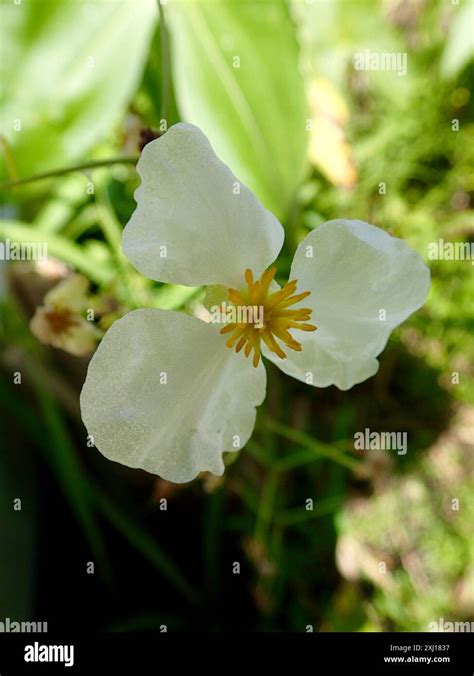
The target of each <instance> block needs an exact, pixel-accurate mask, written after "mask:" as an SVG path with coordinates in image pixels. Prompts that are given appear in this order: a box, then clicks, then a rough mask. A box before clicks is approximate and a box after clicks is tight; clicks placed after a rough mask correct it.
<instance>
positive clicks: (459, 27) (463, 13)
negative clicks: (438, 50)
mask: <svg viewBox="0 0 474 676" xmlns="http://www.w3.org/2000/svg"><path fill="white" fill-rule="evenodd" d="M455 11H456V15H455V17H454V19H453V22H452V24H451V27H450V29H449V33H448V39H447V42H446V47H445V49H444V52H443V56H442V59H441V73H442V75H443V76H444V77H448V78H450V77H455V76H456V75H457V74H458V73H459V72H460V71H461V70H462V69H463V68H464V66H466V65H467V64H468V63H469V61H471V60H472V59H473V58H474V3H473V2H472V0H471V1H470V0H467V2H466V4H465V5H463V6H460V7H457V8H456V9H455Z"/></svg>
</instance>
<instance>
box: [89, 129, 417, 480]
mask: <svg viewBox="0 0 474 676" xmlns="http://www.w3.org/2000/svg"><path fill="white" fill-rule="evenodd" d="M138 172H139V174H140V176H141V179H142V182H141V186H140V187H139V188H138V190H137V191H136V194H135V197H136V201H137V208H136V210H135V212H134V213H133V215H132V217H131V219H130V221H129V223H128V224H127V226H126V228H125V230H124V233H123V247H124V252H125V254H126V255H127V256H128V258H129V259H130V260H131V261H132V263H133V264H134V266H135V267H136V268H137V269H138V270H139V271H140V272H142V273H144V274H145V275H148V277H151V278H152V279H155V280H160V281H162V282H170V283H176V284H185V285H190V286H200V285H222V286H224V287H226V289H229V290H230V291H229V301H231V302H233V303H234V304H236V305H239V304H242V303H245V304H248V305H250V306H254V305H258V306H260V307H261V306H263V309H264V323H263V327H262V326H260V327H259V328H257V327H256V325H255V324H251V323H247V324H246V323H241V324H238V325H234V326H233V328H232V329H231V328H230V327H229V326H227V327H225V328H224V331H226V332H227V335H222V333H221V331H222V326H219V325H216V324H213V323H205V322H203V321H201V320H199V319H196V318H195V317H191V316H188V315H186V314H182V313H178V312H172V311H166V310H158V309H141V310H135V311H133V312H130V313H129V314H127V315H126V316H125V317H123V318H122V319H120V320H119V321H117V322H115V324H114V325H113V326H112V327H111V329H110V330H109V331H108V333H107V334H106V335H105V337H104V339H103V340H102V343H101V344H100V346H99V348H98V350H97V352H96V353H95V355H94V357H93V358H92V361H91V363H90V366H89V370H88V374H87V379H86V382H85V384H84V388H83V390H82V394H81V408H82V417H83V420H84V423H85V425H86V427H87V430H88V432H89V434H91V435H92V436H93V438H94V442H95V444H96V446H97V447H98V448H99V449H100V451H101V452H102V453H103V454H104V455H105V456H106V457H108V458H110V459H111V460H116V461H118V462H120V463H122V464H124V465H128V466H130V467H141V468H143V469H145V470H147V471H148V472H152V473H153V474H158V475H160V476H162V477H163V478H165V479H168V480H170V481H175V482H184V481H189V480H191V479H193V478H194V477H195V476H196V475H197V474H198V473H199V472H201V471H205V470H207V471H210V472H213V473H214V474H218V475H220V474H222V473H223V470H224V463H223V460H222V453H223V452H224V451H232V450H238V449H240V448H242V447H243V446H244V445H245V443H246V442H247V440H248V439H249V437H250V435H251V433H252V430H253V427H254V423H255V416H256V410H255V407H256V406H258V405H259V404H261V403H262V401H263V399H264V396H265V388H266V374H265V368H264V367H263V364H262V362H261V360H260V352H262V353H263V355H264V356H265V357H267V358H268V359H270V360H271V361H273V362H274V363H275V364H276V365H277V366H279V367H280V368H281V369H282V370H283V371H284V372H285V373H288V374H289V375H292V376H294V377H295V378H298V379H299V380H302V381H303V382H309V383H312V384H314V385H316V386H318V387H327V386H328V385H331V384H334V385H336V386H337V387H339V388H340V389H343V390H346V389H349V388H350V387H352V386H353V385H354V384H356V383H360V382H361V381H363V380H365V379H366V378H369V377H370V376H373V375H374V374H375V373H376V371H377V369H378V361H377V359H376V357H377V355H378V354H379V353H380V352H381V351H382V350H383V349H384V347H385V344H386V342H387V340H388V337H389V335H390V332H391V331H392V330H393V328H394V327H395V326H397V325H398V324H400V323H401V322H403V321H404V320H405V319H406V318H407V317H408V316H409V315H410V314H411V313H412V312H414V311H415V310H416V309H417V308H419V307H420V306H421V305H422V304H423V302H424V300H425V298H426V295H427V293H428V289H429V284H430V279H429V271H428V268H427V267H426V266H425V265H424V263H423V262H422V260H421V258H420V257H419V256H418V255H417V254H416V253H415V252H414V251H412V250H411V249H410V248H409V247H408V246H407V245H406V244H405V243H404V242H402V241H401V240H400V239H395V238H393V237H390V236H389V235H388V234H387V233H385V232H384V231H382V230H380V229H379V228H376V227H375V226H373V225H369V224H367V223H363V222H362V221H344V220H337V221H330V222H328V223H324V224H323V225H321V226H319V227H318V228H317V229H316V230H313V231H312V232H310V233H309V234H308V235H307V237H306V238H305V239H304V240H303V241H302V242H301V244H300V245H299V247H298V249H297V251H296V254H295V257H294V260H293V264H292V267H291V279H292V280H295V281H291V282H289V283H288V284H287V285H286V286H285V287H283V289H281V290H279V287H278V286H277V285H276V283H275V282H274V281H272V279H273V275H274V269H270V270H267V268H268V266H269V265H270V264H271V263H272V262H273V261H274V260H275V259H276V257H277V255H278V253H279V251H280V249H281V247H282V244H283V228H282V226H281V225H280V223H279V222H278V221H277V220H276V218H275V217H274V216H273V215H272V214H271V213H269V212H268V211H267V210H266V209H265V208H264V207H263V206H262V205H261V204H260V203H259V202H258V200H257V199H256V197H255V196H254V195H253V194H252V193H251V191H250V190H249V189H248V188H247V187H245V186H244V185H242V184H241V183H240V182H239V181H238V179H237V178H236V177H235V176H234V175H233V174H232V172H231V171H230V169H229V168H228V167H227V166H226V165H225V164H223V163H222V162H221V161H220V160H219V159H218V158H217V157H216V155H215V154H214V152H213V150H212V148H211V146H210V144H209V141H208V140H207V138H206V137H205V136H204V134H203V133H202V132H201V131H200V130H199V129H197V128H196V127H194V126H192V125H189V124H177V125H175V126H174V127H172V128H171V129H170V130H169V131H168V132H167V133H166V134H165V135H164V136H163V137H161V138H160V139H157V140H155V141H153V142H151V143H149V144H148V145H147V146H145V148H144V150H143V153H142V156H141V158H140V161H139V163H138ZM266 270H267V272H266ZM296 280H297V282H296ZM296 283H298V287H299V293H298V294H296V295H294V294H295V291H296ZM300 292H302V293H300ZM303 298H304V299H305V300H304V305H305V308H300V307H299V304H300V302H301V301H302V300H303ZM277 301H280V304H279V306H278V307H276V302H277ZM295 305H296V306H297V308H296V309H295ZM310 316H312V321H314V322H315V323H316V324H317V326H318V330H317V331H315V330H314V327H313V326H311V325H309V326H308V325H306V321H307V320H308V319H309V317H310ZM240 320H241V319H240ZM300 328H302V329H305V330H303V331H302V332H301V336H302V337H301V340H300V342H297V341H296V339H295V338H294V336H293V335H292V333H293V331H295V330H298V329H300ZM229 334H230V337H229ZM298 335H299V334H298ZM229 347H231V348H232V349H229ZM236 351H238V354H236ZM246 357H250V358H246Z"/></svg>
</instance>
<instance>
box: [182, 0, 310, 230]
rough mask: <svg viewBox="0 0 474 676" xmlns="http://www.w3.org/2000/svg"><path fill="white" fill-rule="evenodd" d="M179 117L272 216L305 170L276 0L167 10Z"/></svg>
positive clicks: (290, 37)
mask: <svg viewBox="0 0 474 676" xmlns="http://www.w3.org/2000/svg"><path fill="white" fill-rule="evenodd" d="M169 18H170V24H171V28H172V46H173V52H172V57H173V59H172V60H173V64H174V75H175V89H176V95H177V100H178V105H179V107H180V111H181V115H182V117H183V118H184V119H185V120H186V121H188V122H193V123H194V124H197V125H198V126H199V127H201V129H202V130H203V131H204V132H205V133H206V134H207V136H208V137H209V139H210V141H211V144H212V145H213V147H214V149H215V151H216V152H217V154H218V155H219V156H220V157H221V158H222V159H223V160H224V161H225V162H226V163H227V164H229V165H230V166H231V168H232V170H233V171H234V172H235V174H236V175H237V176H238V177H239V178H240V179H241V180H242V181H244V183H246V184H247V185H248V186H249V187H250V188H251V189H252V190H253V191H254V192H255V193H256V194H257V196H258V197H259V198H260V199H261V200H262V202H263V203H264V204H265V206H266V207H267V208H269V209H271V210H272V211H273V212H274V213H275V214H276V215H277V216H279V217H280V218H281V217H283V216H284V214H285V213H286V211H287V209H288V206H289V204H290V202H291V199H292V197H293V195H294V192H295V189H296V188H297V186H298V184H299V182H300V180H301V178H302V175H303V173H304V167H305V154H306V145H307V141H308V135H307V132H306V129H305V123H306V119H307V110H306V103H305V96H304V88H303V81H302V78H301V76H300V73H299V67H298V58H299V54H298V48H297V43H296V38H295V32H294V28H293V25H292V22H291V20H290V18H289V15H288V11H287V8H286V6H285V4H284V3H283V2H279V1H274V2H269V3H251V2H240V1H237V0H234V2H224V1H217V2H212V3H209V2H205V1H202V2H201V1H199V0H195V1H192V0H190V1H188V2H176V3H174V4H171V3H170V5H169Z"/></svg>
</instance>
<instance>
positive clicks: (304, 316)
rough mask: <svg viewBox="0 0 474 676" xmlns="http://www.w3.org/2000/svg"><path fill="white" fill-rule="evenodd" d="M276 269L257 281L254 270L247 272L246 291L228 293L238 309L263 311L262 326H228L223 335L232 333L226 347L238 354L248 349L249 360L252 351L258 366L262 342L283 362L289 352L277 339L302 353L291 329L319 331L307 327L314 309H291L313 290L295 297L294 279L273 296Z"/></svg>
mask: <svg viewBox="0 0 474 676" xmlns="http://www.w3.org/2000/svg"><path fill="white" fill-rule="evenodd" d="M275 273H276V268H275V267H271V268H269V269H268V270H266V271H265V272H264V273H263V274H262V276H261V277H260V279H257V280H256V281H254V279H253V275H252V272H251V270H248V269H247V270H246V271H245V282H246V284H247V289H245V290H242V291H237V290H236V289H229V290H228V298H229V301H230V302H231V303H233V304H234V305H235V306H237V307H239V306H247V307H249V306H250V307H256V306H257V307H261V308H263V317H264V319H263V325H261V326H256V325H255V323H248V322H246V323H233V324H228V325H227V326H225V327H224V328H223V329H221V333H230V334H231V335H230V336H229V338H228V339H227V341H226V345H227V347H230V348H231V349H234V348H235V351H236V352H240V350H241V349H242V348H243V347H244V346H245V350H244V352H245V356H246V357H249V356H250V353H251V352H252V350H253V365H254V366H255V367H257V366H258V363H259V361H260V354H261V351H260V342H261V341H262V340H263V342H264V343H265V345H266V346H267V347H268V349H269V350H270V352H274V353H275V354H276V355H278V357H280V358H281V359H285V358H286V353H285V352H284V351H283V350H282V348H281V347H280V345H279V344H278V343H277V341H276V338H278V340H280V341H281V342H282V343H283V344H284V345H285V346H287V347H289V348H290V349H291V350H296V351H297V352H301V350H302V347H301V344H300V343H298V341H296V340H295V339H294V338H293V336H292V335H291V333H290V331H289V330H290V329H298V330H300V331H316V328H317V327H316V326H313V325H312V324H306V323H305V322H306V321H307V320H308V319H310V317H311V312H312V311H311V309H309V308H299V309H296V310H295V309H289V308H291V306H292V305H295V304H296V303H299V302H300V301H301V300H303V298H307V297H308V296H309V295H310V291H305V292H304V293H299V294H295V291H296V285H297V281H296V280H293V281H291V282H288V283H287V284H285V286H284V287H283V288H282V289H280V290H279V291H273V292H272V293H270V286H271V283H272V281H273V278H274V277H275Z"/></svg>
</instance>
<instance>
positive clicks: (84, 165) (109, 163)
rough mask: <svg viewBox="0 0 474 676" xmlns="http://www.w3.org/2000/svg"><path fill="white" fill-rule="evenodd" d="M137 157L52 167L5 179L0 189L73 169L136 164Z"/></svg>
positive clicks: (70, 171)
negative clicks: (12, 178) (18, 177)
mask: <svg viewBox="0 0 474 676" xmlns="http://www.w3.org/2000/svg"><path fill="white" fill-rule="evenodd" d="M137 162H138V157H112V158H110V159H107V160H91V161H89V162H83V163H81V164H73V165H71V166H70V167H63V168H62V169H54V170H53V171H45V172H44V173H42V174H35V175H34V176H28V178H21V179H19V180H17V181H5V182H4V183H0V190H8V189H9V188H16V187H17V186H21V185H26V184H27V183H34V182H35V181H42V180H44V179H47V178H54V177H55V176H65V175H66V174H70V173H72V172H73V171H86V170H87V169H98V168H100V167H109V166H112V165H114V164H136V163H137Z"/></svg>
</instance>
